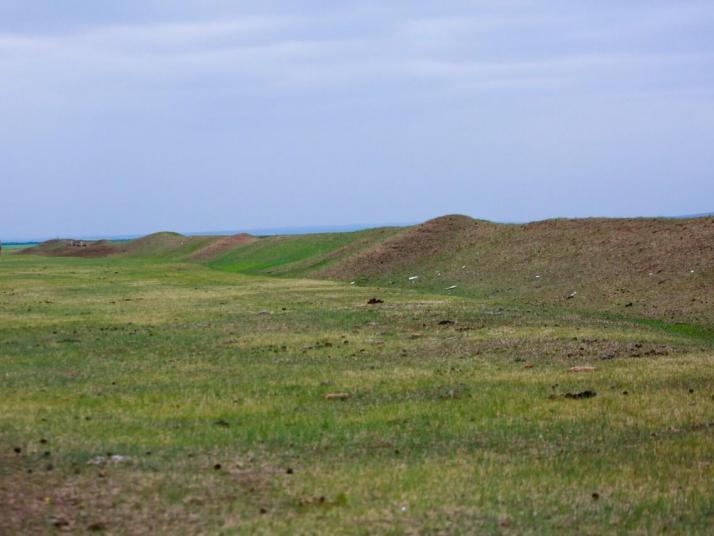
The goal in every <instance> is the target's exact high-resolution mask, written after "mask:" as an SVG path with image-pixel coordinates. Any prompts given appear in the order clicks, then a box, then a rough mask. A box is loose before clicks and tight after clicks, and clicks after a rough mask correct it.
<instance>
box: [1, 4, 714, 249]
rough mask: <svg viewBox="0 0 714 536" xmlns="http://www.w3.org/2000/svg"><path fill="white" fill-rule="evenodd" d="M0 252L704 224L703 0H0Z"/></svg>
mask: <svg viewBox="0 0 714 536" xmlns="http://www.w3.org/2000/svg"><path fill="white" fill-rule="evenodd" d="M0 186H1V192H2V193H1V196H2V208H1V209H0V238H4V239H6V240H7V239H11V238H40V237H51V236H87V235H102V234H134V233H147V232H152V231H157V230H165V229H171V230H178V231H199V230H212V229H225V230H228V229H241V228H242V229H245V228H256V227H263V228H265V227H286V226H306V225H343V224H350V223H375V224H376V223H385V222H410V221H419V220H424V219H427V218H430V217H434V216H437V215H441V214H446V213H464V214H469V215H471V216H474V217H479V218H485V219H491V220H497V221H525V220H533V219H542V218H548V217H556V216H592V215H602V216H644V215H676V214H690V213H699V212H710V211H713V210H714V2H712V1H711V0H707V1H688V0H667V1H661V0H627V1H623V0H597V1H593V0H538V1H527V0H522V1H521V0H513V1H509V0H482V1H471V2H467V1H450V0H438V1H437V0H435V1H418V0H417V1H415V0H410V1H407V0H403V1H402V0H390V1H387V0H381V1H378V2H369V1H359V2H357V1H352V0H345V1H341V2H335V1H334V0H332V1H318V0H315V1H298V0H283V1H281V0H274V1H270V0H260V1H239V0H231V1H228V0H225V1H217V0H216V1H211V0H182V1H175V2H169V1H159V0H121V1H116V0H62V1H61V2H59V1H57V0H1V1H0Z"/></svg>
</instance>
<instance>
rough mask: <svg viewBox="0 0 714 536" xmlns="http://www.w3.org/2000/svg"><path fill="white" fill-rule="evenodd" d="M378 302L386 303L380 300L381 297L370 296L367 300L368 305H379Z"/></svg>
mask: <svg viewBox="0 0 714 536" xmlns="http://www.w3.org/2000/svg"><path fill="white" fill-rule="evenodd" d="M378 303H384V300H380V299H379V298H370V299H369V300H367V305H377V304H378Z"/></svg>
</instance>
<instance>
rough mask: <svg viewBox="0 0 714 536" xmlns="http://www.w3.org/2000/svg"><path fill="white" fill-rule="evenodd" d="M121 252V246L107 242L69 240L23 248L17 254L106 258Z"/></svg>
mask: <svg viewBox="0 0 714 536" xmlns="http://www.w3.org/2000/svg"><path fill="white" fill-rule="evenodd" d="M121 251H122V248H121V246H119V245H117V244H115V243H113V242H110V241H108V240H94V241H91V240H70V239H56V240H48V241H46V242H42V243H41V244H38V245H36V246H33V247H29V248H25V249H23V250H22V251H20V252H19V253H22V254H25V255H44V256H48V257H84V258H95V257H108V256H109V255H114V254H117V253H120V252H121Z"/></svg>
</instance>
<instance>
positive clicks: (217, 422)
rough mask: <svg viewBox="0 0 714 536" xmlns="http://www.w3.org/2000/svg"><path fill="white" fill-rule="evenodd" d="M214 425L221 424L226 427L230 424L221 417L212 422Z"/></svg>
mask: <svg viewBox="0 0 714 536" xmlns="http://www.w3.org/2000/svg"><path fill="white" fill-rule="evenodd" d="M213 424H215V425H216V426H222V427H223V428H228V427H229V426H230V423H229V422H228V421H225V420H223V419H218V420H217V421H216V422H214V423H213Z"/></svg>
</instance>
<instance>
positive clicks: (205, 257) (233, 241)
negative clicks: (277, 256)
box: [188, 233, 258, 261]
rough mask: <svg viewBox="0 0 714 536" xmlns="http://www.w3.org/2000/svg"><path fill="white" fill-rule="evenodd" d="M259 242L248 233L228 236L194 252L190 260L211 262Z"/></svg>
mask: <svg viewBox="0 0 714 536" xmlns="http://www.w3.org/2000/svg"><path fill="white" fill-rule="evenodd" d="M256 240H258V239H257V238H256V237H254V236H251V235H249V234H247V233H241V234H237V235H233V236H226V237H223V238H219V239H217V240H216V241H214V242H211V243H210V244H208V245H207V246H206V247H203V248H201V249H199V250H197V251H195V252H193V253H192V254H191V255H190V256H189V257H188V259H189V260H192V261H210V260H212V259H215V258H216V257H219V256H221V255H222V254H223V253H225V252H227V251H230V250H231V249H233V248H236V247H239V246H247V245H248V244H252V243H253V242H255V241H256Z"/></svg>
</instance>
